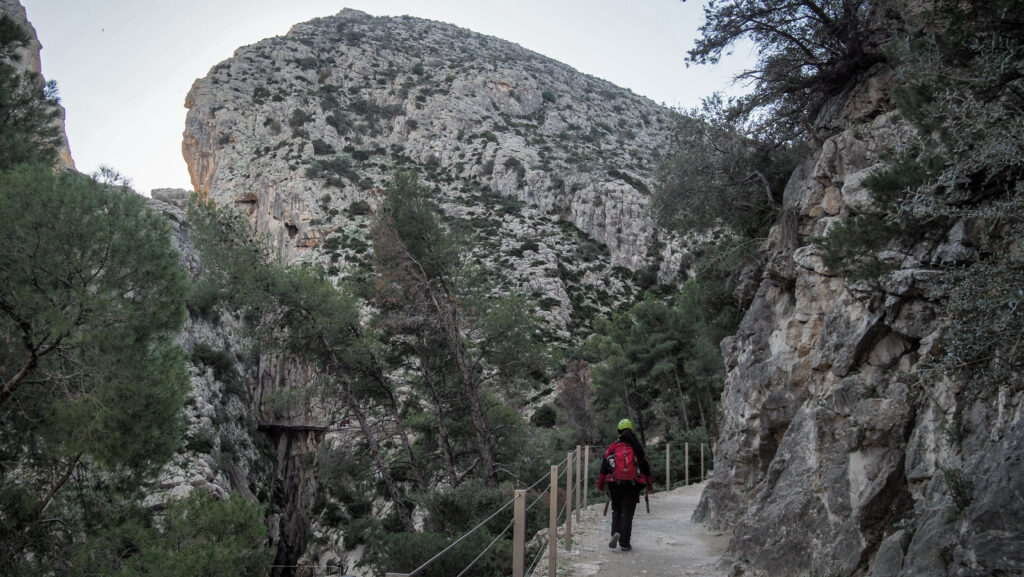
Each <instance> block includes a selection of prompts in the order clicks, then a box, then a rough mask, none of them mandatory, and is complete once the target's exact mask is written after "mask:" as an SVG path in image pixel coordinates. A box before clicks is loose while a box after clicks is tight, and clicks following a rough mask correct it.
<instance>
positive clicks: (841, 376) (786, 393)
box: [695, 74, 1024, 577]
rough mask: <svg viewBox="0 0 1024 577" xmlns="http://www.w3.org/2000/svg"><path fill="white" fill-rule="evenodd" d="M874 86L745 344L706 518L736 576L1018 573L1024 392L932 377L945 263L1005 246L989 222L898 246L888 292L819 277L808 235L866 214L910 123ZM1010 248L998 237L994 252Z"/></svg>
mask: <svg viewBox="0 0 1024 577" xmlns="http://www.w3.org/2000/svg"><path fill="white" fill-rule="evenodd" d="M890 81H891V79H889V78H886V77H885V75H884V74H879V75H876V76H875V77H874V78H873V79H872V81H871V82H869V83H868V84H867V85H866V86H862V87H860V89H859V90H857V91H855V92H854V93H853V94H851V95H847V96H846V101H845V102H846V106H845V108H844V109H842V112H841V113H840V114H836V115H834V117H833V118H832V119H831V120H832V121H833V122H834V124H833V125H834V126H846V127H847V128H845V129H844V130H840V131H838V133H837V134H835V135H834V136H832V137H831V138H828V139H827V140H826V141H825V142H824V143H823V144H822V145H821V146H820V147H819V148H818V149H817V150H816V151H815V152H814V154H813V155H812V156H810V157H808V158H807V159H806V161H805V162H804V163H803V164H802V165H801V166H800V167H799V168H798V169H797V171H796V172H795V173H794V174H793V176H792V178H791V179H790V181H789V184H788V186H787V188H786V190H785V214H784V218H783V219H782V221H781V223H780V224H779V225H777V226H776V227H775V228H774V229H773V232H772V236H771V241H770V247H769V250H770V253H771V260H770V265H769V266H768V267H767V270H766V272H765V275H764V277H763V280H762V281H761V284H760V287H759V289H758V291H757V294H756V297H755V299H754V301H753V304H752V305H751V307H750V308H749V310H748V311H747V313H746V315H745V317H744V319H743V322H742V325H741V326H740V328H739V330H738V331H737V333H736V334H735V335H734V336H733V337H731V338H728V339H726V340H725V341H724V342H723V343H722V352H723V356H724V357H725V362H726V367H727V371H728V376H727V383H726V390H725V393H724V395H723V412H724V422H723V425H722V433H721V436H720V438H719V440H718V443H717V447H716V451H715V473H714V476H713V478H712V480H711V481H710V482H709V485H708V487H707V489H706V490H705V492H704V495H703V498H702V501H701V504H700V508H699V510H698V511H697V513H696V515H695V516H696V517H697V519H699V520H701V521H704V522H706V523H709V524H711V525H712V526H715V527H719V528H730V529H732V530H733V531H734V539H733V541H732V543H731V545H730V554H729V555H730V557H731V558H732V560H733V561H734V562H735V566H734V567H733V574H735V575H758V576H776V575H864V576H870V577H896V576H905V577H910V576H914V577H917V576H921V577H923V576H926V575H928V576H935V575H1020V574H1022V572H1024V557H1022V555H1021V549H1020V543H1021V542H1022V539H1024V531H1022V525H1021V523H1020V519H1021V518H1024V499H1022V494H1021V487H1022V484H1021V482H1020V479H1021V476H1022V474H1024V470H1022V466H1024V459H1022V457H1024V419H1022V417H1024V413H1022V406H1024V405H1022V402H1021V401H1022V395H1021V393H1020V391H1019V389H1018V390H1017V391H1015V390H1014V388H1013V387H1012V385H1011V384H1009V383H1006V384H1004V385H1003V386H1002V387H1000V388H999V389H998V390H996V391H992V392H990V393H983V394H980V395H979V394H973V395H965V394H962V393H963V392H964V389H965V387H967V386H969V384H965V383H961V382H957V381H955V380H953V379H951V378H950V377H949V376H948V375H947V376H942V375H939V376H935V375H930V376H929V375H928V374H927V373H925V372H923V369H924V368H925V366H926V365H925V363H926V360H927V358H928V357H929V355H930V354H934V353H937V352H939V351H941V348H940V347H941V344H940V340H939V337H940V335H941V333H942V329H943V321H942V318H943V315H942V309H943V306H944V302H945V297H946V293H945V288H944V287H943V286H942V285H941V283H940V282H939V279H940V270H939V269H940V267H941V266H942V265H947V264H949V263H954V262H956V263H961V262H969V261H970V260H971V259H972V258H974V256H973V255H976V254H978V251H979V250H986V251H993V250H995V251H1000V250H1008V249H1010V247H1007V246H1003V244H1005V243H1003V241H1001V240H1000V235H999V233H998V231H997V229H994V228H985V227H981V226H978V224H979V223H977V222H966V221H960V222H958V223H956V224H955V225H954V226H953V227H952V228H951V229H949V230H948V232H947V234H946V235H945V236H944V237H939V238H934V239H929V240H920V241H918V242H917V243H916V244H913V245H912V246H897V245H893V246H889V247H887V249H886V252H885V253H884V254H880V255H878V257H879V258H880V259H883V260H884V261H885V262H888V263H892V264H894V265H895V270H894V271H893V272H891V273H889V274H887V275H886V276H884V277H883V278H882V279H881V280H880V282H878V283H871V282H867V281H857V280H854V279H850V278H846V277H844V276H843V275H841V274H839V273H837V272H835V271H832V270H829V268H828V267H826V266H825V264H824V262H823V260H822V258H821V255H822V252H821V249H820V247H819V246H817V245H815V244H813V243H812V242H811V239H812V238H813V237H814V236H816V235H821V234H823V233H824V232H825V231H826V230H828V229H829V227H831V226H834V225H836V223H838V222H841V221H842V220H844V219H846V218H849V217H850V216H851V215H852V214H855V213H857V212H863V211H870V210H872V200H871V196H870V195H869V194H868V192H867V190H866V189H865V187H864V185H863V184H862V183H863V181H864V178H865V177H866V176H867V175H869V174H871V173H872V172H875V171H877V170H878V169H879V168H881V167H882V166H884V165H885V156H884V153H886V151H887V150H891V149H892V148H893V147H894V146H896V145H897V144H898V143H899V142H900V140H899V138H900V136H901V135H905V134H907V131H908V130H911V129H910V128H909V127H908V126H907V125H906V124H905V123H904V122H902V121H900V120H899V117H898V116H897V115H896V114H894V113H891V112H886V110H887V109H888V108H889V107H888V105H887V102H888V101H887V96H886V90H885V88H886V87H887V86H888V85H889V83H890ZM1001 243H1003V244H1001Z"/></svg>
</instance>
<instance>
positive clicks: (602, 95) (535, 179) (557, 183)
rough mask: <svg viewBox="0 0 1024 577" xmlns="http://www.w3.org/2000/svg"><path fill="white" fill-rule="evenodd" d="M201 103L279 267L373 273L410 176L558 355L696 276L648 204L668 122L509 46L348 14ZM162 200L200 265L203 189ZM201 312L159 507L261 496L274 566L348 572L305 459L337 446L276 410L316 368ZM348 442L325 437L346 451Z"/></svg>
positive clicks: (188, 338) (225, 74)
mask: <svg viewBox="0 0 1024 577" xmlns="http://www.w3.org/2000/svg"><path fill="white" fill-rule="evenodd" d="M186 105H187V106H188V108H189V113H188V116H187V121H186V129H185V133H184V139H183V140H184V141H183V153H184V156H185V158H186V161H187V162H188V166H189V171H190V174H191V176H192V180H193V184H194V187H195V190H196V191H197V192H198V193H199V194H200V195H201V196H202V197H204V198H207V199H210V200H212V201H214V202H216V203H217V204H220V205H233V206H236V207H238V208H240V209H242V210H244V211H245V212H246V213H247V214H248V215H249V217H250V219H251V220H252V222H253V225H254V227H255V229H256V230H257V231H258V232H259V233H263V234H266V235H268V236H269V237H270V238H271V239H272V241H273V243H274V245H275V247H276V249H277V251H278V252H279V253H280V254H281V256H282V257H283V258H284V259H285V260H286V261H288V262H305V263H318V264H320V265H322V266H323V267H324V269H325V270H327V272H328V274H329V275H331V276H332V277H333V278H335V279H342V278H347V277H353V276H355V277H358V276H359V275H362V274H364V273H367V272H368V271H369V269H370V267H371V266H372V256H371V254H370V238H369V229H370V226H369V224H370V220H371V218H372V216H373V212H374V211H375V209H376V208H377V207H378V205H379V204H380V202H381V201H382V199H383V195H384V194H385V189H386V187H387V184H388V182H389V181H390V179H391V178H392V176H393V175H394V174H395V173H396V172H397V171H415V172H417V173H418V174H419V175H420V178H421V180H422V181H423V182H424V183H425V184H427V185H428V186H429V187H431V188H432V189H433V191H434V193H435V195H436V200H437V202H438V204H439V206H440V208H441V210H442V212H443V214H444V217H445V222H446V224H447V226H448V227H449V228H450V229H451V230H452V231H453V232H456V233H457V234H458V235H459V236H460V237H461V238H462V246H463V247H465V249H464V250H465V254H464V255H463V256H464V258H465V260H466V262H467V263H468V264H473V265H479V266H480V268H481V269H483V270H486V271H488V274H489V275H490V276H491V280H492V282H493V283H494V285H495V290H500V291H519V292H524V293H526V294H528V295H530V296H531V297H532V298H533V299H534V301H535V302H536V304H537V306H538V312H539V313H540V315H541V316H542V317H543V319H544V321H545V323H544V328H543V330H542V334H541V338H542V339H543V340H545V341H546V342H549V343H551V344H553V345H555V346H567V345H572V344H578V343H579V342H581V341H582V339H583V338H585V337H586V336H587V335H588V334H589V323H590V320H591V319H593V317H594V316H595V315H608V314H610V313H611V312H612V311H614V310H617V309H619V308H620V307H623V306H626V305H628V304H629V303H632V302H633V301H634V300H635V299H636V298H638V297H639V296H640V294H641V292H642V290H643V289H644V288H646V287H649V286H651V285H653V284H656V283H674V282H678V281H681V280H683V279H685V277H686V275H687V273H686V271H685V265H686V263H687V262H688V260H687V259H688V258H689V257H688V256H687V253H686V250H685V246H684V244H683V242H682V241H681V240H680V239H676V238H670V237H668V236H667V235H665V234H664V233H663V232H660V231H658V230H657V229H656V228H655V226H654V225H653V223H652V222H651V220H650V218H649V215H648V213H647V205H648V202H649V198H650V190H651V186H652V184H651V181H652V172H653V168H654V166H655V164H656V161H657V158H658V156H659V154H660V152H661V148H662V147H663V146H665V144H666V143H667V140H668V138H669V135H670V132H671V130H672V129H673V125H674V114H675V113H674V112H672V111H670V110H667V109H665V108H663V107H660V106H658V105H656V104H654V103H653V102H651V101H649V100H647V99H645V98H642V97H639V96H637V95H635V94H632V93H631V92H629V91H627V90H624V89H622V88H619V87H616V86H614V85H612V84H610V83H608V82H605V81H603V80H599V79H596V78H592V77H589V76H586V75H583V74H581V73H579V72H577V71H575V70H573V69H571V68H570V67H568V66H566V65H563V64H560V63H557V62H555V61H552V60H550V59H547V58H545V57H542V56H540V55H538V54H535V53H533V52H530V51H528V50H525V49H523V48H521V47H519V46H516V45H514V44H511V43H509V42H505V41H502V40H499V39H496V38H491V37H487V36H483V35H480V34H476V33H473V32H470V31H468V30H464V29H460V28H457V27H455V26H452V25H447V24H441V23H436V22H430V21H425V20H420V19H415V18H407V17H402V18H376V17H371V16H368V15H366V14H363V13H360V12H356V11H352V10H345V11H343V12H341V13H340V14H338V15H337V16H334V17H329V18H321V19H317V20H313V21H311V22H307V23H303V24H299V25H296V26H295V27H293V29H292V30H291V31H290V32H289V33H288V34H287V35H285V36H283V37H278V38H271V39H267V40H264V41H262V42H259V43H257V44H254V45H251V46H247V47H243V48H240V49H238V50H237V51H236V53H235V55H234V56H233V57H232V58H231V59H229V60H227V61H225V62H222V63H220V64H218V65H217V66H215V67H213V69H212V70H211V71H210V74H209V75H208V76H207V77H205V78H202V79H199V80H197V81H196V83H195V85H194V86H193V87H192V90H191V91H190V93H189V95H188V97H187V102H186ZM153 197H154V203H155V204H156V206H157V207H159V208H160V209H161V210H163V211H164V212H165V213H167V214H168V216H169V217H170V218H172V220H174V221H175V222H176V223H178V224H177V226H176V230H177V231H178V234H177V243H178V245H179V248H180V249H181V252H182V255H183V263H184V264H185V266H186V267H188V268H189V269H190V270H193V271H196V270H198V269H199V267H200V265H199V263H198V261H197V260H196V256H195V252H194V249H193V248H192V247H191V241H190V238H189V232H188V226H187V223H186V222H185V221H184V215H183V213H182V211H181V208H182V207H183V206H184V204H185V202H186V200H187V198H188V193H187V192H185V191H175V190H155V191H154V192H153ZM192 312H193V314H192V315H190V320H189V326H188V328H187V330H186V332H185V334H184V335H183V337H182V342H183V344H184V345H185V347H186V349H188V350H190V351H191V352H192V363H191V370H192V375H193V389H194V390H193V393H192V395H191V396H190V401H189V403H188V406H187V408H186V413H187V415H186V416H187V420H188V424H189V431H188V439H189V440H188V442H187V444H186V447H185V450H184V451H182V452H181V453H180V454H179V455H178V457H177V458H176V459H175V461H174V463H172V464H171V465H170V466H169V467H168V468H167V469H166V470H165V471H164V474H163V475H162V478H161V479H160V481H159V482H158V487H157V488H156V492H155V494H154V497H153V500H154V501H156V500H159V499H163V498H165V497H166V496H173V495H179V494H182V493H185V492H188V491H190V490H191V489H192V488H194V487H201V488H204V489H205V490H207V491H211V492H214V493H217V494H223V493H226V492H229V491H230V492H241V493H243V494H247V495H252V496H255V497H256V498H258V499H259V500H260V501H261V502H265V503H266V502H269V503H270V510H271V511H273V514H272V518H271V519H270V525H271V530H270V534H271V542H272V544H273V548H274V555H275V564H280V565H294V564H296V563H298V564H308V563H313V562H315V563H317V564H321V565H324V564H337V565H338V566H341V567H348V568H349V569H351V567H352V564H353V561H354V557H353V554H352V552H351V551H348V550H346V548H345V547H344V528H343V527H336V526H330V524H321V523H318V522H317V521H316V520H315V519H314V518H313V516H315V515H316V514H317V513H316V512H314V511H313V510H312V505H311V504H312V502H313V501H314V500H316V499H317V485H316V480H315V475H313V474H312V471H311V470H310V466H311V465H310V463H311V461H312V459H311V457H312V455H313V453H314V452H315V451H316V450H317V447H318V446H320V445H321V444H322V443H323V442H324V441H325V439H324V436H323V433H322V432H321V431H319V430H318V429H317V428H316V427H313V428H310V427H305V426H304V424H308V423H309V422H310V421H311V419H312V420H315V417H316V415H313V414H301V415H296V414H282V413H280V412H279V411H276V410H275V408H274V407H273V406H272V404H271V403H268V402H266V401H265V399H268V398H271V397H273V396H274V395H280V394H281V392H282V391H286V390H287V389H288V388H289V387H290V386H291V384H292V383H293V382H299V381H301V380H302V379H304V378H307V377H308V373H307V372H305V370H304V368H303V367H299V366H295V365H294V364H293V363H290V362H289V361H287V360H286V359H280V358H270V357H265V356H260V355H255V354H253V353H252V352H251V349H250V348H249V347H247V346H246V344H245V343H244V341H243V340H242V338H241V336H240V331H239V330H238V323H237V320H236V319H233V318H230V315H229V314H224V313H220V314H218V313H216V312H214V313H213V314H211V313H210V311H192ZM549 394H550V391H549ZM336 437H337V436H336V435H333V434H332V437H331V438H330V439H328V440H327V441H328V442H329V443H335V442H344V441H343V440H341V441H339V440H338V439H337V438H336ZM341 437H344V432H342V433H341Z"/></svg>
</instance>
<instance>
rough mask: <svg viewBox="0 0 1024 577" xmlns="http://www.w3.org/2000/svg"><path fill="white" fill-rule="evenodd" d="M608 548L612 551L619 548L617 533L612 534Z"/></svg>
mask: <svg viewBox="0 0 1024 577" xmlns="http://www.w3.org/2000/svg"><path fill="white" fill-rule="evenodd" d="M608 546H609V547H611V548H612V549H614V548H616V547H618V546H619V534H618V533H612V540H611V541H608Z"/></svg>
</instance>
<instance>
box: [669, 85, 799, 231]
mask: <svg viewBox="0 0 1024 577" xmlns="http://www.w3.org/2000/svg"><path fill="white" fill-rule="evenodd" d="M749 134H750V127H749V126H748V125H747V124H745V123H743V122H738V121H736V120H731V119H729V118H728V115H727V113H726V111H725V110H724V108H723V103H722V101H721V99H720V98H718V97H717V96H716V97H712V98H709V99H707V100H705V102H704V105H703V107H702V108H701V109H699V110H692V111H690V116H680V117H679V119H678V125H677V127H676V130H675V143H674V146H673V148H672V152H671V154H670V155H668V156H667V157H666V158H665V159H664V160H663V161H662V162H661V163H660V164H659V166H658V171H657V175H656V177H655V182H656V186H655V193H654V199H653V200H654V202H653V205H654V210H655V216H656V217H657V219H658V221H659V223H660V224H661V225H662V226H665V227H667V228H670V229H673V230H678V231H681V232H693V231H709V230H714V229H717V228H724V229H726V230H728V231H730V232H732V233H733V234H737V235H740V236H744V237H751V238H760V237H763V236H764V235H765V234H766V233H767V231H768V228H769V227H770V226H771V225H772V223H773V222H774V220H775V218H776V217H777V215H778V213H779V210H780V209H781V206H782V192H783V189H784V188H785V184H786V181H787V180H788V178H789V175H790V173H792V171H793V169H794V168H795V166H796V163H797V161H798V159H800V158H801V157H802V155H803V152H804V150H805V149H804V147H802V146H799V145H792V144H786V143H781V142H777V141H770V140H759V139H756V138H754V137H752V136H749Z"/></svg>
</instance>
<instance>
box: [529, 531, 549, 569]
mask: <svg viewBox="0 0 1024 577" xmlns="http://www.w3.org/2000/svg"><path fill="white" fill-rule="evenodd" d="M550 540H551V536H550V535H548V538H547V539H544V542H543V543H541V545H540V548H539V549H537V554H536V555H534V556H533V561H531V562H530V568H529V569H527V571H526V574H527V575H529V576H530V577H533V572H534V571H536V570H537V565H539V564H540V558H541V556H542V555H543V554H544V550H545V549H547V548H548V541H550Z"/></svg>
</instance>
